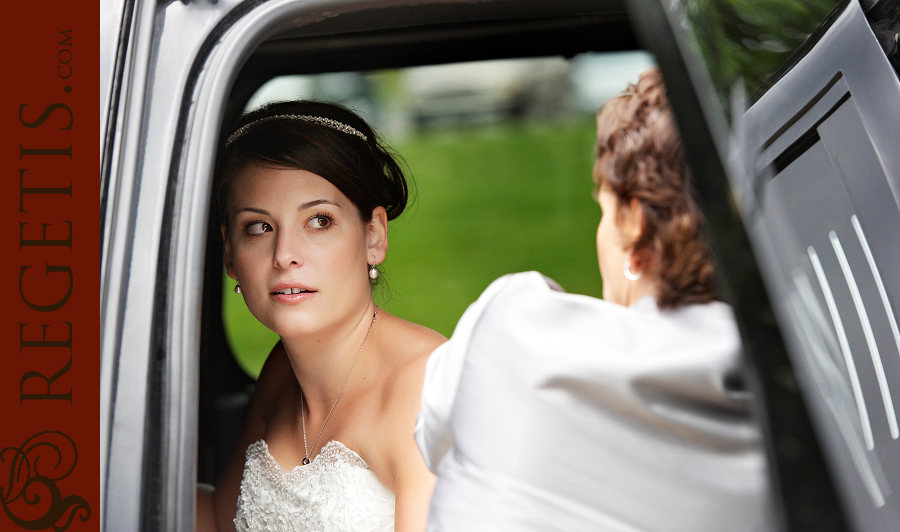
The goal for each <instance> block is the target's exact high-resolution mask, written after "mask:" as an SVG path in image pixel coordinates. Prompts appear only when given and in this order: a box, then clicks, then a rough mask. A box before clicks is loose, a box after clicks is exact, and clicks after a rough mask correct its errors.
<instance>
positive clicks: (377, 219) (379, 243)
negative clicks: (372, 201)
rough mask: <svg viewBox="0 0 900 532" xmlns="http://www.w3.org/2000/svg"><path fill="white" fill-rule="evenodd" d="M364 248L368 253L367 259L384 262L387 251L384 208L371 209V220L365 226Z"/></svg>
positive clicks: (386, 227) (386, 224)
mask: <svg viewBox="0 0 900 532" xmlns="http://www.w3.org/2000/svg"><path fill="white" fill-rule="evenodd" d="M366 247H367V248H368V249H369V252H370V254H369V259H371V260H374V261H375V262H377V263H381V262H384V257H385V256H386V255H387V250H388V219H387V211H385V210H384V207H380V206H379V207H375V208H374V209H372V219H371V220H370V221H369V223H368V224H366ZM369 259H367V260H369Z"/></svg>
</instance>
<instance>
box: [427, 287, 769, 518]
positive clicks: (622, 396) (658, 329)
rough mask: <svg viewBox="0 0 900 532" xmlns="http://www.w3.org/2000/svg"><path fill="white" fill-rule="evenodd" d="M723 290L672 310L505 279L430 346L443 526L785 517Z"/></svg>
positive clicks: (430, 414) (434, 455)
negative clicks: (719, 296)
mask: <svg viewBox="0 0 900 532" xmlns="http://www.w3.org/2000/svg"><path fill="white" fill-rule="evenodd" d="M739 357H740V340H739V336H738V331H737V328H736V325H735V321H734V318H733V315H732V312H731V309H730V307H728V306H727V305H725V304H724V303H718V302H716V303H710V304H705V305H692V306H687V307H685V308H682V309H679V310H677V311H672V312H662V311H660V310H658V308H657V306H656V303H655V300H654V299H653V298H652V297H647V298H645V299H642V300H640V301H638V302H636V303H635V304H634V305H632V306H630V307H623V306H620V305H616V304H612V303H608V302H606V301H602V300H598V299H594V298H591V297H587V296H580V295H574V294H566V293H564V292H562V291H558V287H556V285H555V284H554V283H553V282H552V281H550V280H549V279H546V278H545V277H543V276H542V275H540V274H538V273H537V272H528V273H522V274H514V275H509V276H505V277H502V278H500V279H498V280H497V281H495V282H494V283H493V284H492V285H491V286H490V287H489V288H488V289H487V290H486V291H485V292H484V294H482V296H481V297H480V298H479V299H478V301H477V302H475V303H474V304H473V305H472V306H471V307H469V309H468V310H467V311H466V312H465V314H464V315H463V317H462V318H461V319H460V321H459V324H458V325H457V327H456V330H455V331H454V333H453V337H452V338H451V339H450V340H449V341H448V342H447V343H445V344H444V345H442V346H440V347H439V348H438V349H437V350H435V351H434V353H433V354H432V355H431V356H430V358H429V360H428V364H427V368H426V374H425V384H424V388H423V392H422V405H421V411H420V413H419V417H418V420H417V423H416V441H417V443H418V445H419V448H420V449H421V451H422V454H423V456H424V457H425V461H426V462H427V464H428V466H429V468H431V470H432V471H434V472H435V473H436V474H437V475H438V481H437V486H436V488H435V492H434V497H433V498H432V501H431V507H430V511H429V518H428V521H429V526H428V530H429V531H508V530H516V531H535V532H536V531H541V532H547V531H566V532H571V531H580V530H584V531H605V532H638V531H641V532H648V531H654V532H656V531H658V532H663V531H664V532H744V531H762V530H772V529H774V528H775V527H774V526H773V524H772V517H771V516H772V513H771V509H770V506H769V497H768V492H769V486H768V477H767V469H766V463H765V459H764V455H763V453H762V452H761V450H760V441H759V435H758V431H757V428H756V426H755V425H754V423H753V422H752V420H751V419H750V416H749V413H748V405H747V396H746V393H745V392H743V391H742V390H740V389H739V379H737V378H736V377H732V375H736V374H737V373H736V372H737V369H738V365H739Z"/></svg>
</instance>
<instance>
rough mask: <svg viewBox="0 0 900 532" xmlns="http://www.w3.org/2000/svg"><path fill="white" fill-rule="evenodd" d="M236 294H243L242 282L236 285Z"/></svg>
mask: <svg viewBox="0 0 900 532" xmlns="http://www.w3.org/2000/svg"><path fill="white" fill-rule="evenodd" d="M234 293H235V294H240V293H241V282H240V281H238V282H237V284H235V285H234Z"/></svg>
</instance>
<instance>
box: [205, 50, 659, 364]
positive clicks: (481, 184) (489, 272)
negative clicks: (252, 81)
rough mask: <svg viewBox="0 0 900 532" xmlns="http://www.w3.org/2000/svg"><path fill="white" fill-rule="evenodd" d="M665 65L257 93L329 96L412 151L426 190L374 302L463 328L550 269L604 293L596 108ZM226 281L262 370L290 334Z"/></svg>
mask: <svg viewBox="0 0 900 532" xmlns="http://www.w3.org/2000/svg"><path fill="white" fill-rule="evenodd" d="M652 63H653V60H652V57H651V56H649V55H648V54H646V53H644V52H619V53H606V54H585V55H580V56H576V57H575V58H573V59H571V60H568V61H566V60H563V59H561V58H536V59H521V60H502V61H485V62H474V63H458V64H451V65H440V66H427V67H416V68H411V69H405V70H399V71H396V70H395V71H381V72H372V73H353V72H344V73H336V74H322V75H317V76H286V77H280V78H275V79H273V80H271V81H270V82H269V83H267V84H266V85H264V86H263V87H261V88H260V90H259V91H258V92H257V94H256V95H254V96H253V98H252V99H251V100H250V102H249V103H248V108H254V107H257V106H259V105H262V104H263V103H265V102H267V101H273V100H284V99H293V98H316V99H321V100H329V101H335V102H339V103H343V104H345V105H347V106H349V107H351V108H353V109H355V110H357V111H358V112H360V114H362V115H363V116H364V117H365V118H366V119H367V120H369V121H370V123H371V124H372V125H373V126H374V127H375V129H376V130H377V131H378V132H379V133H381V134H382V135H383V136H384V138H385V139H386V141H387V143H388V144H389V145H391V146H392V147H393V148H394V149H395V150H396V151H397V153H399V154H400V155H401V157H402V158H403V159H404V160H405V162H406V164H407V166H408V167H409V171H410V174H411V175H412V177H413V179H414V180H415V184H416V190H417V197H416V201H415V202H414V203H413V204H412V206H411V207H408V208H407V210H406V211H405V212H404V213H403V214H402V215H401V216H400V217H399V218H398V219H396V220H394V221H392V222H391V224H390V230H389V238H390V250H389V252H388V255H387V260H386V261H385V262H384V264H383V265H382V266H379V269H381V270H382V275H381V276H380V278H379V281H381V282H382V283H381V286H380V287H378V288H376V291H375V300H376V303H378V305H379V306H381V307H383V308H385V309H386V310H387V311H388V312H391V313H393V314H395V315H397V316H400V317H402V318H404V319H407V320H410V321H413V322H416V323H420V324H422V325H425V326H427V327H430V328H432V329H435V330H436V331H438V332H440V333H441V334H443V335H445V336H448V337H449V336H450V335H451V334H452V332H453V327H454V326H455V325H456V322H457V320H458V319H459V317H460V315H462V313H463V311H464V310H465V309H466V307H468V305H469V304H471V303H472V302H474V301H475V299H477V297H478V295H479V294H480V293H481V292H482V291H483V290H484V289H485V288H486V287H487V286H488V284H490V282H491V281H493V280H494V279H496V278H497V277H499V276H501V275H504V274H506V273H511V272H517V271H525V270H538V271H540V272H542V273H544V274H545V275H547V276H549V277H551V278H553V279H555V280H556V281H557V282H558V283H560V284H561V285H562V286H563V287H564V288H565V289H566V290H567V291H569V292H574V293H581V294H588V295H591V296H596V297H599V296H600V293H601V285H600V275H599V271H598V267H597V258H596V247H595V234H596V229H597V223H598V222H599V220H600V208H599V207H598V206H597V204H596V203H595V202H594V201H593V200H592V198H591V191H592V189H593V182H592V181H591V167H592V164H593V158H592V155H591V153H592V146H593V139H594V134H595V133H594V115H595V113H596V112H597V110H598V109H599V108H600V106H601V105H602V104H603V102H605V101H606V100H607V99H608V98H610V97H612V96H615V95H616V94H618V93H619V92H621V91H622V90H623V89H624V88H625V86H626V84H627V83H628V82H633V81H636V80H637V76H638V74H639V73H640V72H641V71H642V70H644V69H645V68H647V67H648V66H650V65H651V64H652ZM233 286H234V281H232V280H231V279H228V278H227V277H226V278H225V283H224V285H223V298H224V319H225V326H226V332H227V335H228V338H229V341H230V343H231V346H232V350H233V351H234V352H235V355H236V357H237V358H238V360H239V362H240V364H241V365H242V367H244V369H245V370H246V371H247V372H248V373H249V374H251V375H253V376H256V375H257V374H258V373H259V369H260V368H261V367H262V363H263V361H264V360H265V357H266V355H267V354H268V353H269V350H270V349H271V348H272V345H274V343H275V342H276V341H277V337H276V336H275V335H274V334H273V333H272V332H271V331H269V330H268V329H266V328H265V327H263V326H262V325H261V324H260V323H259V322H257V321H256V319H255V318H253V317H252V316H251V315H250V313H249V311H248V310H247V307H246V306H245V305H244V303H243V299H242V298H240V297H235V295H234V293H233V291H232V290H233Z"/></svg>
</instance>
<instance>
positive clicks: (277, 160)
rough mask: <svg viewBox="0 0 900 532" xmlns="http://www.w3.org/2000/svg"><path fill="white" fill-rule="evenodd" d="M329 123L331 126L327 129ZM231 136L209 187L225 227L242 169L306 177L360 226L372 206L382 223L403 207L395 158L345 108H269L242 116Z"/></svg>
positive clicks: (403, 182)
mask: <svg viewBox="0 0 900 532" xmlns="http://www.w3.org/2000/svg"><path fill="white" fill-rule="evenodd" d="M299 117H307V119H301V118H299ZM309 117H314V118H316V119H319V120H311V119H308V118H309ZM329 121H330V123H332V124H334V125H333V126H330V125H327V124H328V123H329ZM341 125H343V126H345V127H346V126H349V128H351V129H352V130H355V131H356V132H357V133H359V135H357V134H354V133H349V132H347V131H345V130H342V129H341ZM245 126H246V127H245ZM242 128H243V129H242ZM233 131H236V132H238V133H237V134H235V133H232V132H229V135H231V137H230V141H227V142H226V146H225V151H224V153H223V154H222V156H221V158H220V160H219V164H218V168H217V169H216V176H215V184H214V189H215V190H214V192H215V197H216V203H217V207H218V209H219V214H220V215H221V217H222V222H223V223H225V225H226V227H227V225H228V223H230V222H229V219H228V212H227V209H228V200H229V196H230V194H231V183H232V181H234V178H235V176H237V174H239V173H240V172H241V170H243V169H244V168H245V167H247V166H248V165H259V166H264V167H265V166H268V167H282V168H296V169H299V170H306V171H308V172H312V173H314V174H316V175H318V176H320V177H322V178H324V179H326V180H327V181H329V182H330V183H331V184H332V185H334V186H335V187H337V188H338V190H340V191H341V192H342V193H343V194H344V195H345V196H347V198H349V199H350V201H352V202H353V204H354V205H356V208H357V210H358V211H359V215H360V218H362V221H363V222H364V223H368V222H369V221H370V220H371V219H372V210H373V209H375V207H379V206H380V207H384V209H385V210H386V211H387V217H388V220H393V219H394V218H396V217H397V216H399V215H400V213H402V212H403V210H404V209H405V208H406V204H407V201H408V200H409V193H410V191H409V188H410V187H409V184H408V182H407V178H406V176H405V175H404V173H403V170H402V169H401V167H400V165H399V164H398V162H397V156H396V155H395V154H393V153H392V152H391V151H390V150H389V149H388V148H387V147H386V146H385V145H384V144H383V143H382V142H381V140H380V139H379V137H378V136H377V134H376V133H375V131H373V130H372V128H371V127H369V124H367V123H366V121H365V120H363V119H362V118H361V117H359V115H357V114H356V113H354V112H353V111H351V110H349V109H347V108H346V107H343V106H340V105H337V104H333V103H329V102H319V101H314V100H299V101H288V102H278V103H272V104H269V105H266V106H264V107H261V108H259V109H256V110H254V111H251V112H250V113H247V114H245V115H244V116H242V117H241V119H240V121H239V122H238V123H237V125H236V126H235V128H234V130H233ZM363 137H365V138H363Z"/></svg>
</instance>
